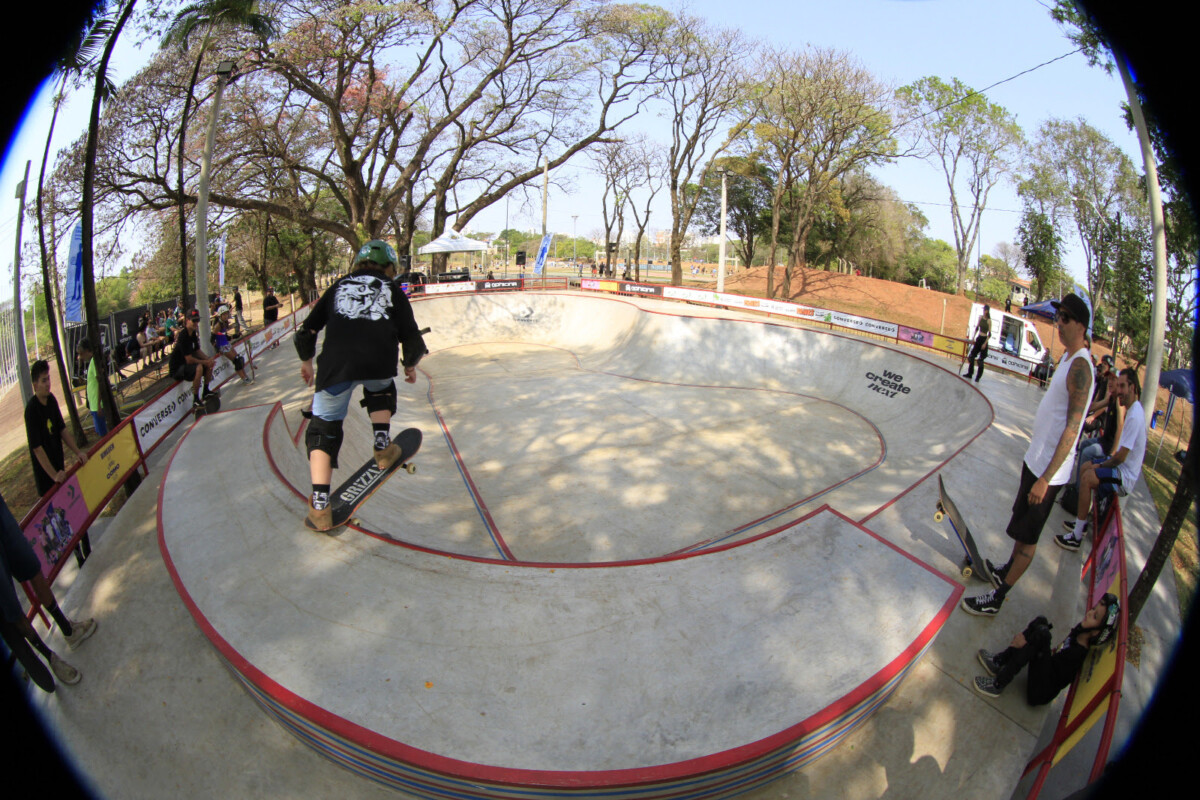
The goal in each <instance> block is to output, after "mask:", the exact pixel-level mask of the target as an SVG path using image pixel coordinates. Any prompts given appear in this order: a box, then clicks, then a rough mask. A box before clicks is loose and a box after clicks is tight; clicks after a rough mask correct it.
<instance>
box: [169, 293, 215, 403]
mask: <svg viewBox="0 0 1200 800" xmlns="http://www.w3.org/2000/svg"><path fill="white" fill-rule="evenodd" d="M199 326H200V312H199V311H197V310H196V309H194V308H193V309H192V310H191V311H189V312H188V313H187V317H186V318H185V322H184V327H183V330H181V331H179V334H178V335H177V336H176V337H175V347H174V349H172V350H171V365H170V370H171V377H172V378H175V379H176V380H178V381H191V384H192V399H193V401H194V403H195V405H202V404H203V403H204V399H205V398H206V397H208V396H209V395H211V394H215V393H214V392H213V391H212V390H211V389H209V388H208V381H209V378H211V377H212V371H213V366H214V365H215V364H216V357H215V356H212V357H210V356H208V355H206V354H205V352H204V351H203V350H202V349H200V334H199V332H198V330H197V329H198V328H199Z"/></svg>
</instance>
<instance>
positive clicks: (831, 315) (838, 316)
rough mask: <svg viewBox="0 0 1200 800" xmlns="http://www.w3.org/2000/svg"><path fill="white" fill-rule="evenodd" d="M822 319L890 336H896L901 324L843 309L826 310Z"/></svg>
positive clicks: (842, 325)
mask: <svg viewBox="0 0 1200 800" xmlns="http://www.w3.org/2000/svg"><path fill="white" fill-rule="evenodd" d="M821 319H822V320H823V321H825V322H829V323H832V324H834V325H840V326H841V327H843V328H852V329H853V330H856V331H863V332H864V333H877V334H879V335H880V336H890V337H892V338H895V336H896V334H897V332H898V330H899V326H898V325H896V323H894V322H884V321H882V320H878V319H871V318H870V317H858V316H855V315H854V314H843V313H842V312H841V311H826V312H825V313H824V314H823V315H822V316H821Z"/></svg>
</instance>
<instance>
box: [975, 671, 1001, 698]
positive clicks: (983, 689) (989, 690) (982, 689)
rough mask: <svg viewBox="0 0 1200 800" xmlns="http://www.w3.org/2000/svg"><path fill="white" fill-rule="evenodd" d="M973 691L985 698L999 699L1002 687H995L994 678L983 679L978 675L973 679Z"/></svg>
mask: <svg viewBox="0 0 1200 800" xmlns="http://www.w3.org/2000/svg"><path fill="white" fill-rule="evenodd" d="M975 691H977V692H979V693H980V694H981V695H984V696H985V697H999V696H1000V693H1001V692H1003V691H1004V687H1002V686H997V685H996V679H995V678H985V677H983V676H982V675H979V676H977V677H976V678H975Z"/></svg>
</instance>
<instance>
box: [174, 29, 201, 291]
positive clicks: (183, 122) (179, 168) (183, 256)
mask: <svg viewBox="0 0 1200 800" xmlns="http://www.w3.org/2000/svg"><path fill="white" fill-rule="evenodd" d="M204 41H205V43H206V44H207V42H208V37H207V36H206V37H205V39H204ZM204 49H205V48H203V47H201V48H200V54H199V55H198V56H196V66H195V67H193V68H192V79H191V81H190V82H189V83H188V89H187V94H185V95H184V96H183V115H182V118H181V119H180V122H179V158H178V159H177V163H176V164H175V172H176V176H177V183H178V185H179V307H180V308H187V297H188V263H187V215H186V213H185V212H184V207H185V205H186V204H185V203H184V201H183V151H184V141H185V140H186V139H187V121H188V111H189V110H190V109H191V107H192V93H193V92H194V91H195V90H196V80H197V78H199V77H200V62H201V61H202V60H203V59H204Z"/></svg>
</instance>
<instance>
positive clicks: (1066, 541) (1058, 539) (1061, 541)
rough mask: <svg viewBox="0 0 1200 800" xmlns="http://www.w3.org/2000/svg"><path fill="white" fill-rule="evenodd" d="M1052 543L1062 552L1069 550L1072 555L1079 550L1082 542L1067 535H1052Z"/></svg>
mask: <svg viewBox="0 0 1200 800" xmlns="http://www.w3.org/2000/svg"><path fill="white" fill-rule="evenodd" d="M1054 543H1055V544H1056V545H1058V546H1059V547H1061V548H1062V549H1063V550H1070V551H1071V552H1072V553H1074V552H1076V551H1078V550H1079V547H1080V545H1082V544H1083V540H1082V539H1076V538H1075V537H1073V536H1070V535H1069V534H1064V533H1058V534H1055V535H1054Z"/></svg>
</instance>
